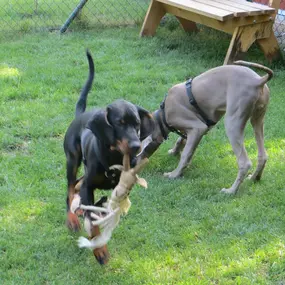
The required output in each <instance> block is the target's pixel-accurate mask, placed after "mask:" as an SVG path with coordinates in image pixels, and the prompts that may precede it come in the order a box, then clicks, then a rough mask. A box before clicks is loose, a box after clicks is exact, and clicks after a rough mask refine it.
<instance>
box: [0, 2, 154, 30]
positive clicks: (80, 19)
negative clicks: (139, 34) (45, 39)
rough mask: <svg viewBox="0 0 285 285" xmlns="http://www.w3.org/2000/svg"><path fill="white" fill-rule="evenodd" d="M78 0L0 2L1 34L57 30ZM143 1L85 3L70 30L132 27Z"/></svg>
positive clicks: (142, 12) (142, 11)
mask: <svg viewBox="0 0 285 285" xmlns="http://www.w3.org/2000/svg"><path fill="white" fill-rule="evenodd" d="M79 2H80V1H78V0H44V1H39V0H9V1H7V0H0V27H1V28H0V29H1V31H22V32H27V31H30V30H47V29H51V30H54V29H59V28H60V27H61V26H62V25H63V24H64V23H65V21H66V20H67V19H68V17H69V16H70V15H71V13H72V12H73V10H74V9H75V8H76V7H77V5H78V4H79ZM148 5H149V1H147V0H108V1H104V0H92V1H88V2H87V3H86V4H85V5H84V7H83V9H82V10H81V12H80V13H79V14H78V15H77V17H76V18H75V19H74V21H73V22H72V24H71V26H70V28H69V30H70V29H72V30H74V29H75V30H78V29H81V30H82V29H90V28H92V27H94V26H98V25H101V26H118V25H133V24H136V23H138V22H141V21H142V20H143V19H144V16H145V13H146V11H147V8H148Z"/></svg>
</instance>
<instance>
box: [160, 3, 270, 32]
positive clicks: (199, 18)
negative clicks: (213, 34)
mask: <svg viewBox="0 0 285 285" xmlns="http://www.w3.org/2000/svg"><path fill="white" fill-rule="evenodd" d="M163 6H164V9H165V11H166V12H167V13H169V14H172V15H175V16H177V17H180V18H184V19H187V20H190V21H193V22H195V23H199V24H202V25H205V26H208V27H211V28H214V29H216V30H219V31H223V32H225V33H228V34H232V33H233V32H234V29H235V28H236V27H238V26H246V25H250V24H252V23H253V22H255V23H262V22H267V21H270V18H271V16H270V15H266V14H265V15H259V16H248V17H240V18H232V19H229V20H227V21H224V22H222V21H219V20H216V19H213V18H209V17H207V16H204V15H199V14H197V13H193V12H190V11H185V10H182V9H180V8H177V7H173V6H171V5H167V4H163Z"/></svg>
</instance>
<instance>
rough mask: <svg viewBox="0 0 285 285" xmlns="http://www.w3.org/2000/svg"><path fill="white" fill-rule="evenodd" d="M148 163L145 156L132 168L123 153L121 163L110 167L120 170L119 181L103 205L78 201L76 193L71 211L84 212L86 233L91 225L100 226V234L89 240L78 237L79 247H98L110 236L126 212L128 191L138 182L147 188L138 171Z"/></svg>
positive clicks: (89, 231)
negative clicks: (91, 204) (89, 204)
mask: <svg viewBox="0 0 285 285" xmlns="http://www.w3.org/2000/svg"><path fill="white" fill-rule="evenodd" d="M147 163H148V159H147V158H145V159H144V160H142V161H141V162H140V163H139V164H138V165H136V166H135V167H134V168H130V157H129V155H124V158H123V165H113V166H112V167H111V168H110V169H119V170H120V171H121V176H120V181H119V183H118V185H117V186H116V187H115V188H114V190H113V191H112V194H111V197H110V199H109V200H108V201H107V202H106V203H105V204H103V207H96V206H87V205H82V204H81V203H80V196H79V195H78V194H77V195H76V196H75V198H74V199H73V201H72V205H71V211H72V212H77V213H78V211H83V212H84V228H85V230H86V231H87V233H88V234H89V235H90V234H91V228H92V226H99V227H100V235H98V236H95V237H94V238H92V239H91V240H88V239H87V238H84V237H80V238H79V240H78V246H79V247H85V248H89V249H92V250H93V249H95V248H100V247H102V246H103V245H105V244H106V243H107V242H108V241H109V240H110V238H111V236H112V232H113V230H114V229H115V228H116V227H117V225H118V224H119V221H120V217H121V215H123V214H127V212H128V210H129V208H130V206H131V201H130V199H129V194H130V191H131V190H132V188H133V186H134V185H135V184H139V185H141V186H142V187H144V188H147V182H146V180H145V179H143V178H140V177H139V176H138V173H139V172H140V171H141V170H142V169H143V168H144V167H145V165H146V164H147ZM81 183H82V180H79V183H78V184H77V186H76V188H77V189H79V188H80V184H81Z"/></svg>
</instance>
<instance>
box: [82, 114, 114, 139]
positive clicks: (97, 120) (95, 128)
mask: <svg viewBox="0 0 285 285" xmlns="http://www.w3.org/2000/svg"><path fill="white" fill-rule="evenodd" d="M87 128H88V129H90V130H91V131H92V133H93V134H94V135H95V136H96V137H97V138H98V139H99V140H100V141H102V142H104V143H106V144H108V145H114V144H115V136H114V129H113V127H112V125H111V124H110V123H109V122H108V110H106V111H105V110H101V111H99V112H96V113H95V115H93V117H92V118H91V119H90V120H89V121H88V123H87Z"/></svg>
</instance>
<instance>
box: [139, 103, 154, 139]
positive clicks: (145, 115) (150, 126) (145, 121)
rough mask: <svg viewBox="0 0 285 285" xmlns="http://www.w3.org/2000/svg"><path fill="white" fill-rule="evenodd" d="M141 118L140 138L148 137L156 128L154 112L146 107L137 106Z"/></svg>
mask: <svg viewBox="0 0 285 285" xmlns="http://www.w3.org/2000/svg"><path fill="white" fill-rule="evenodd" d="M136 107H137V109H138V113H139V116H140V119H141V129H140V140H144V139H145V138H147V137H148V136H149V135H150V134H151V133H152V132H153V130H154V127H155V124H154V119H153V117H152V114H151V113H150V112H149V111H147V110H146V109H144V108H142V107H140V106H136Z"/></svg>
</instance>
